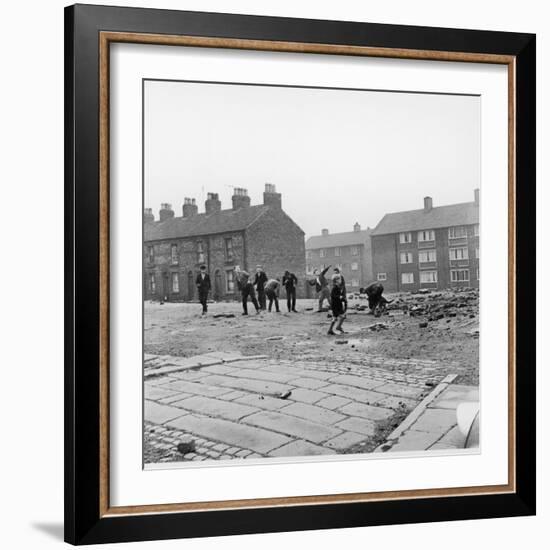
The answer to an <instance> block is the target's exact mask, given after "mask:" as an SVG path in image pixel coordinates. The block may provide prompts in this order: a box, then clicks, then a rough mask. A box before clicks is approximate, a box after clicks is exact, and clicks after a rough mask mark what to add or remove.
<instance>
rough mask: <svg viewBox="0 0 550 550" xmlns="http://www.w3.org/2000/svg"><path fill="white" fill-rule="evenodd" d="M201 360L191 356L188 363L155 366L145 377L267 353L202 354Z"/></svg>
mask: <svg viewBox="0 0 550 550" xmlns="http://www.w3.org/2000/svg"><path fill="white" fill-rule="evenodd" d="M200 357H201V360H200V361H193V357H189V359H188V361H186V364H180V365H169V366H168V365H167V366H166V367H158V368H153V369H151V370H149V371H147V370H146V371H145V372H144V374H143V376H144V378H146V379H147V378H155V377H157V376H163V375H165V374H170V373H172V372H180V371H185V370H192V369H200V368H201V367H210V366H212V365H221V364H223V363H235V362H237V361H253V360H261V359H267V358H268V357H267V355H242V356H239V357H238V356H234V355H232V356H230V357H227V358H223V357H213V356H204V355H201V356H200Z"/></svg>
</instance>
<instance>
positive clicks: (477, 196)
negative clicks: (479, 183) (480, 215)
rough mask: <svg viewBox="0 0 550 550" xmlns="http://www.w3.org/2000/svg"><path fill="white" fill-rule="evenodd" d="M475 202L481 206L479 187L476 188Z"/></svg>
mask: <svg viewBox="0 0 550 550" xmlns="http://www.w3.org/2000/svg"><path fill="white" fill-rule="evenodd" d="M474 202H475V203H476V204H477V205H478V206H479V188H477V189H474Z"/></svg>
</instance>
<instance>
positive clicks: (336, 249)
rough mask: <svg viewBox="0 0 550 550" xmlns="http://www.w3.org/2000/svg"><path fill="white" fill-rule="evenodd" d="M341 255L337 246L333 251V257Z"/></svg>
mask: <svg viewBox="0 0 550 550" xmlns="http://www.w3.org/2000/svg"><path fill="white" fill-rule="evenodd" d="M341 253H342V251H341V250H340V247H338V246H337V247H336V248H335V249H334V255H335V256H341V255H342V254H341Z"/></svg>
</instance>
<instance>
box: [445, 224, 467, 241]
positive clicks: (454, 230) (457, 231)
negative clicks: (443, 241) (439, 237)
mask: <svg viewBox="0 0 550 550" xmlns="http://www.w3.org/2000/svg"><path fill="white" fill-rule="evenodd" d="M466 235H467V233H466V228H465V227H464V226H462V225H457V226H456V227H449V239H462V238H463V237H466Z"/></svg>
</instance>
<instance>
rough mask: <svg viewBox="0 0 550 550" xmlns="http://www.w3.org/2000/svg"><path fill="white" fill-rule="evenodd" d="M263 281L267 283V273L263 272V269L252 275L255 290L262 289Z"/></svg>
mask: <svg viewBox="0 0 550 550" xmlns="http://www.w3.org/2000/svg"><path fill="white" fill-rule="evenodd" d="M265 283H267V275H266V274H265V271H260V272H259V273H258V272H256V275H254V281H252V284H253V285H255V286H256V290H263V289H264V286H265Z"/></svg>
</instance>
